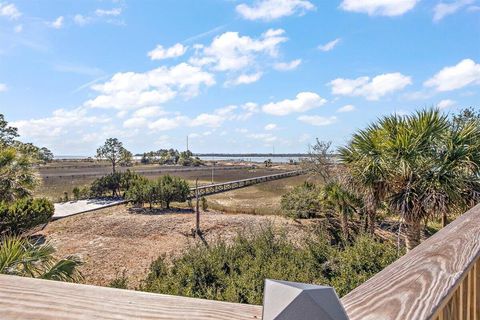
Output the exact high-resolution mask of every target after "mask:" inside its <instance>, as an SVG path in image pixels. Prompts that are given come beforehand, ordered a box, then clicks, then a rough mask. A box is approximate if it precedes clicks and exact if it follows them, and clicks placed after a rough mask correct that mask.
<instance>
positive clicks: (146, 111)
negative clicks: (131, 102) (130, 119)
mask: <svg viewBox="0 0 480 320" xmlns="http://www.w3.org/2000/svg"><path fill="white" fill-rule="evenodd" d="M165 114H167V112H165V111H164V110H163V109H162V108H160V107H156V106H153V107H146V108H142V109H139V110H137V111H135V113H134V114H133V116H134V117H138V118H152V117H158V116H163V115H165Z"/></svg>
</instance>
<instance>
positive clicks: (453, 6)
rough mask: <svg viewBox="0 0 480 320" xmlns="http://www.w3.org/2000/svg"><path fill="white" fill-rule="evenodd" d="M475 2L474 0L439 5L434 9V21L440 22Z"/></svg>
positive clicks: (457, 0)
mask: <svg viewBox="0 0 480 320" xmlns="http://www.w3.org/2000/svg"><path fill="white" fill-rule="evenodd" d="M474 2H475V1H474V0H456V1H453V2H450V3H443V2H441V3H438V4H437V5H436V6H435V7H434V8H433V21H435V22H438V21H440V20H442V19H443V18H445V17H446V16H449V15H451V14H454V13H455V12H457V11H458V10H460V9H462V8H463V7H465V6H468V5H469V4H472V3H474Z"/></svg>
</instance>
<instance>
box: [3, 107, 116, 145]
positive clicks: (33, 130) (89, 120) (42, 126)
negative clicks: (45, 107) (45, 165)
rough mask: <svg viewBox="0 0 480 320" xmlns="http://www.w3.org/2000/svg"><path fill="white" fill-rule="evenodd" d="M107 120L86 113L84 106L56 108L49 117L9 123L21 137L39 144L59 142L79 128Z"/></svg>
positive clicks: (106, 120) (82, 128)
mask: <svg viewBox="0 0 480 320" xmlns="http://www.w3.org/2000/svg"><path fill="white" fill-rule="evenodd" d="M108 122H109V120H108V119H107V118H103V117H98V116H92V115H88V114H87V109H85V108H76V109H73V110H65V109H58V110H55V111H54V112H53V113H52V115H51V116H50V117H46V118H39V119H30V120H20V121H14V122H12V123H11V125H12V126H14V127H16V128H18V130H19V133H20V135H21V136H22V138H26V139H28V140H31V141H33V142H39V143H41V144H45V143H48V144H52V143H53V142H55V141H57V142H58V143H59V144H61V140H62V139H65V137H68V136H71V135H72V134H73V133H78V131H79V130H80V131H82V130H85V129H88V128H89V127H93V126H95V125H98V124H105V123H108Z"/></svg>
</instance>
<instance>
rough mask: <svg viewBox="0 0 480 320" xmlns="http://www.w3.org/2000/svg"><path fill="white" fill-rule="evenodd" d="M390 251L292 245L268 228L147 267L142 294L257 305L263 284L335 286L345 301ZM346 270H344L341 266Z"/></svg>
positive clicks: (318, 240)
mask: <svg viewBox="0 0 480 320" xmlns="http://www.w3.org/2000/svg"><path fill="white" fill-rule="evenodd" d="M394 251H395V250H394V248H393V247H392V246H391V245H388V244H382V243H379V242H376V241H374V240H372V239H370V238H367V237H361V238H359V242H358V243H356V244H354V245H352V246H351V247H348V248H347V249H345V250H344V249H342V248H341V247H337V246H332V245H331V244H330V242H329V240H328V237H327V236H326V235H325V233H324V232H323V231H319V232H313V235H311V236H309V237H307V238H305V239H304V240H303V242H301V243H299V244H297V245H294V244H293V243H292V241H290V240H289V239H288V238H287V235H286V234H285V232H282V231H281V232H275V231H274V230H273V228H272V227H267V228H263V229H262V230H260V231H257V232H253V233H249V234H238V235H237V237H236V238H235V239H234V241H233V242H226V241H218V242H216V243H214V244H213V245H210V246H209V247H206V246H201V245H197V246H194V247H191V248H190V249H188V250H187V251H186V252H185V253H184V254H183V256H180V257H176V258H173V260H172V261H169V262H167V259H166V257H165V256H160V257H159V258H158V259H157V260H156V261H154V262H153V263H152V265H151V267H150V273H149V274H148V276H147V278H146V280H145V282H144V284H143V285H142V287H141V288H140V289H141V290H144V291H149V292H156V293H164V294H172V295H182V296H189V297H196V298H204V299H214V300H223V301H231V302H240V303H250V304H261V303H262V297H263V286H264V281H265V279H266V278H269V279H278V280H286V281H296V282H304V283H313V284H319V285H333V286H334V287H335V289H336V290H337V292H338V293H339V294H340V295H344V294H345V293H347V292H348V291H350V290H351V289H353V288H354V287H355V286H357V285H358V284H360V283H362V282H363V281H365V280H366V279H368V278H369V277H370V276H372V275H373V274H375V273H376V272H378V271H380V270H381V269H382V268H383V267H385V266H386V265H388V264H389V263H391V262H392V261H393V260H395V258H396V255H395V254H394V253H395V252H394ZM343 264H345V265H343Z"/></svg>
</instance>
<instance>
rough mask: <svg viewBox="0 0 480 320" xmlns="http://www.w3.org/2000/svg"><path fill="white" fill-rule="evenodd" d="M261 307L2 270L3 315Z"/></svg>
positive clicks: (208, 315) (201, 312)
mask: <svg viewBox="0 0 480 320" xmlns="http://www.w3.org/2000/svg"><path fill="white" fill-rule="evenodd" d="M261 318H262V307H260V306H254V305H245V304H238V303H228V302H219V301H211V300H202V299H193V298H185V297H176V296H167V295H161V294H153V293H146V292H138V291H130V290H121V289H113V288H104V287H95V286H90V285H81V284H73V283H65V282H58V281H49V280H40V279H32V278H22V277H16V276H6V275H0V319H2V320H9V319H25V320H26V319H28V320H36V319H69V320H71V319H123V320H127V319H161V320H163V319H165V320H166V319H168V320H177V319H178V320H180V319H183V320H185V319H198V320H207V319H214V320H252V319H261Z"/></svg>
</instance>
